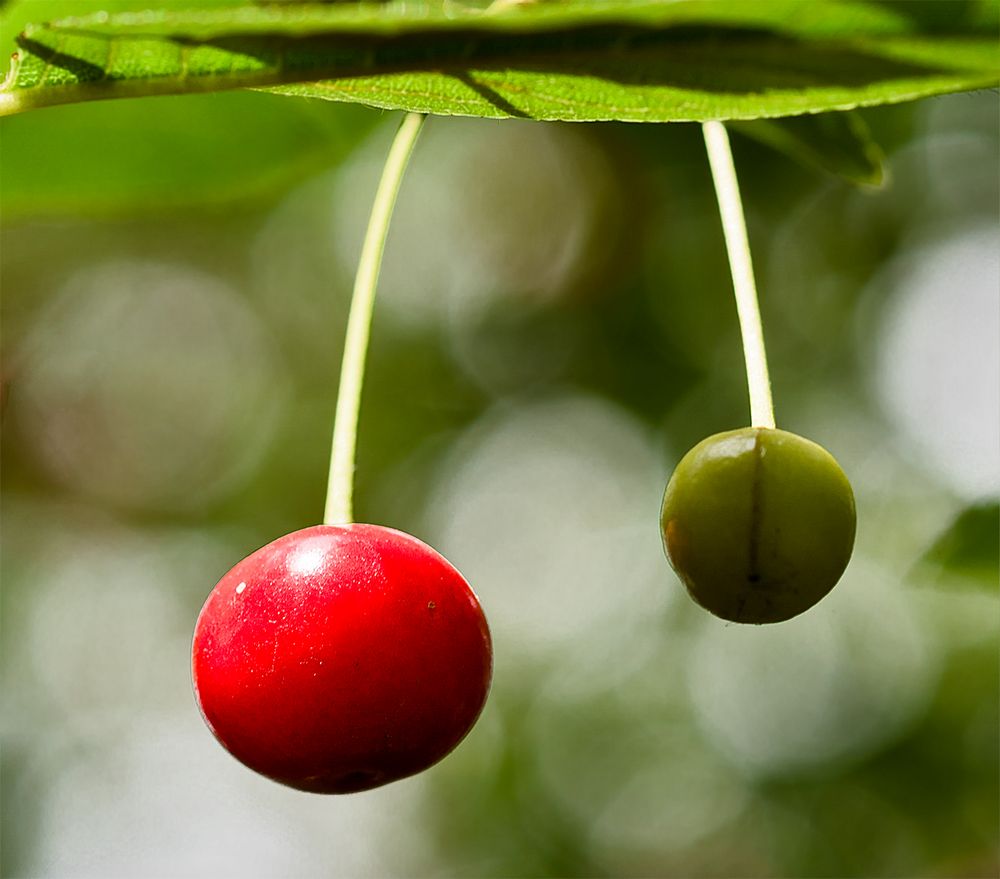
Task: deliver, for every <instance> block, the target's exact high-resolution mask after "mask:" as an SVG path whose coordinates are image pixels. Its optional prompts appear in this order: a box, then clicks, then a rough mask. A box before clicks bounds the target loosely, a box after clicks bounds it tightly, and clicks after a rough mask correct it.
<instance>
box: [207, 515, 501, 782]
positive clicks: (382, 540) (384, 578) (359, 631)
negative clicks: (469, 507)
mask: <svg viewBox="0 0 1000 879" xmlns="http://www.w3.org/2000/svg"><path fill="white" fill-rule="evenodd" d="M492 667H493V659H492V646H491V641H490V633H489V628H488V627H487V624H486V618H485V616H484V615H483V611H482V608H481V607H480V605H479V601H478V600H477V598H476V596H475V594H474V593H473V592H472V589H471V588H470V587H469V585H468V583H466V581H465V579H464V578H463V577H462V575H461V574H459V572H458V571H457V570H456V569H455V568H454V567H453V566H452V565H451V564H450V563H449V562H448V561H447V560H446V559H445V558H444V557H443V556H441V555H439V554H438V553H437V552H435V551H434V550H433V549H431V548H430V547H429V546H427V545H426V544H424V543H422V542H421V541H419V540H417V538H415V537H412V536H410V535H408V534H404V533H403V532H401V531H395V530H393V529H391V528H383V527H381V526H378V525H357V524H352V525H343V526H330V525H317V526H314V527H312V528H306V529H303V530H301V531H295V532H293V533H292V534H288V535H286V536H284V537H281V538H279V539H278V540H275V541H274V542H273V543H269V544H268V545H267V546H265V547H263V548H261V549H259V550H257V551H256V552H255V553H253V554H252V555H250V556H248V557H247V558H245V559H244V560H243V561H241V562H240V563H239V564H238V565H236V566H235V567H234V568H233V569H232V570H231V571H230V572H229V573H228V574H226V575H225V576H224V577H223V578H222V579H221V580H220V581H219V583H218V584H217V585H216V587H215V588H214V589H213V590H212V592H211V594H210V595H209V596H208V599H207V601H206V602H205V605H204V607H203V608H202V610H201V614H200V615H199V617H198V622H197V624H196V626H195V632H194V643H193V646H192V675H193V680H194V689H195V696H196V698H197V700H198V705H199V707H200V709H201V712H202V715H203V716H204V718H205V722H206V723H207V724H208V726H209V728H210V729H211V730H212V732H213V733H214V734H215V736H216V738H217V739H218V740H219V742H221V744H222V745H223V746H224V747H226V748H227V749H228V750H229V751H230V753H232V755H233V756H234V757H236V758H237V759H238V760H240V761H241V762H243V763H244V764H246V765H247V766H249V767H250V768H251V769H254V770H256V771H257V772H259V773H261V774H263V775H266V776H268V777H269V778H271V779H273V780H275V781H278V782H281V783H282V784H286V785H289V786H290V787H294V788H298V789H299V790H304V791H310V792H313V793H331V794H341V793H353V792H355V791H361V790H367V789H369V788H373V787H378V786H380V785H383V784H388V783H389V782H391V781H395V780H397V779H400V778H405V777H406V776H409V775H413V774H414V773H416V772H420V771H421V770H423V769H426V768H427V767H429V766H431V765H432V764H434V763H436V762H437V761H438V760H440V759H441V758H442V757H444V756H445V755H446V754H448V752H450V751H451V750H452V749H453V748H454V747H455V746H456V745H457V744H458V743H459V742H460V741H461V740H462V738H464V736H465V735H466V733H467V732H468V731H469V730H470V729H471V727H472V725H473V724H474V723H475V721H476V718H477V717H478V716H479V713H480V711H481V710H482V708H483V704H484V703H485V701H486V695H487V692H488V691H489V686H490V679H491V676H492Z"/></svg>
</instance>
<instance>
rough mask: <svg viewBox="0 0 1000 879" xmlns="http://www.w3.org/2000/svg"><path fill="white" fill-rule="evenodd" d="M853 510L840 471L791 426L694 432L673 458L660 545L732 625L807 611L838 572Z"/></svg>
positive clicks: (848, 545)
mask: <svg viewBox="0 0 1000 879" xmlns="http://www.w3.org/2000/svg"><path fill="white" fill-rule="evenodd" d="M856 525H857V517H856V513H855V507H854V493H853V491H852V490H851V484H850V482H848V480H847V477H846V476H845V475H844V471H843V470H841V469H840V465H839V464H838V463H837V462H836V460H834V458H833V456H832V455H830V453H829V452H827V451H826V450H825V449H824V448H822V446H818V445H817V444H816V443H814V442H811V441H810V440H807V439H804V438H803V437H800V436H797V435H796V434H794V433H788V432H786V431H783V430H775V429H769V428H759V427H748V428H743V429H741V430H733V431H728V432H726V433H718V434H715V435H714V436H710V437H708V439H705V440H702V442H700V443H698V445H696V446H695V447H694V448H693V449H691V451H689V452H688V453H687V454H686V455H685V456H684V457H683V458H682V459H681V462H680V463H679V464H678V465H677V469H676V470H675V471H674V474H673V476H672V477H671V478H670V482H669V483H668V485H667V490H666V493H665V494H664V496H663V507H662V509H661V512H660V526H661V530H662V534H663V545H664V549H665V550H666V553H667V558H668V559H669V560H670V564H671V565H672V566H673V568H674V570H675V571H676V572H677V574H678V576H679V577H680V578H681V580H682V581H683V582H684V585H685V586H686V587H687V589H688V592H689V593H690V594H691V597H692V598H693V599H694V600H695V601H696V602H697V603H698V604H700V605H701V606H702V607H704V608H705V609H706V610H708V611H711V612H712V613H713V614H715V615H716V616H719V617H722V619H725V620H731V621H733V622H737V623H776V622H781V621H782V620H787V619H790V618H792V617H794V616H797V615H798V614H800V613H802V612H803V611H805V610H808V609H809V608H810V607H812V606H813V605H814V604H816V603H817V602H818V601H819V600H820V599H821V598H823V596H825V595H826V594H827V593H828V592H829V591H830V590H831V589H832V588H833V587H834V585H835V584H836V583H837V581H838V580H839V579H840V576H841V574H843V573H844V569H845V568H846V567H847V563H848V561H849V560H850V558H851V550H852V548H853V546H854V534H855V530H856Z"/></svg>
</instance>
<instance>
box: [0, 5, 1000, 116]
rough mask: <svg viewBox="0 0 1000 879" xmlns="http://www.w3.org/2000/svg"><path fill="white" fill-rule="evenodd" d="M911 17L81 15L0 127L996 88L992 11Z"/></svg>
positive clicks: (658, 110)
mask: <svg viewBox="0 0 1000 879" xmlns="http://www.w3.org/2000/svg"><path fill="white" fill-rule="evenodd" d="M151 2H155V0H151ZM897 7H898V8H897ZM90 8H93V6H91V7H90ZM906 10H907V4H880V3H874V2H839V0H810V2H801V0H548V2H544V0H540V2H534V3H512V2H501V3H494V4H493V5H492V6H489V7H486V8H483V7H475V6H466V5H462V4H458V3H455V2H447V0H437V2H429V0H428V2H423V3H420V2H413V0H408V2H401V0H394V2H388V3H324V4H319V3H309V4H302V3H297V2H287V0H286V2H274V0H271V2H253V3H242V4H240V5H234V6H232V7H222V8H216V9H203V10H201V11H188V12H185V11H180V10H161V11H150V12H139V13H136V12H132V13H119V14H92V15H88V16H84V17H79V18H70V19H62V20H59V21H56V22H53V23H50V24H44V25H34V26H31V27H29V28H27V29H26V30H25V31H24V32H23V33H22V34H21V35H20V36H19V37H18V40H17V44H18V47H19V48H18V53H17V54H18V60H17V63H16V64H15V67H14V69H12V72H11V75H10V76H9V77H8V80H7V81H6V82H5V84H4V86H3V88H2V89H0V115H4V114H11V113H17V112H21V111H24V110H28V109H33V108H37V107H45V106H50V105H55V104H61V103H70V102H77V101H86V100H94V99H104V98H117V97H138V96H146V95H163V94H184V93H191V92H204V91H217V90H221V89H232V88H258V89H269V90H273V91H277V92H280V93H282V94H290V95H301V96H306V97H312V98H324V99H328V100H334V101H351V102H357V103H362V104H366V105H369V106H374V107H383V108H387V109H405V110H417V111H422V112H428V113H436V114H443V115H468V116H485V117H493V118H504V117H523V118H531V119H545V120H566V121H595V120H622V121H634V122H670V121H703V120H706V119H743V120H749V119H761V118H772V117H780V116H797V115H803V114H812V113H821V112H825V111H829V110H842V109H849V108H853V107H862V106H872V105H878V104H886V103H895V102H900V101H907V100H912V99H915V98H920V97H925V96H928V95H934V94H941V93H945V92H953V91H965V90H969V89H975V88H983V87H990V86H993V85H995V84H996V83H997V82H998V80H1000V47H998V45H997V40H996V37H995V34H994V33H993V32H992V31H991V30H990V18H991V16H990V15H985V16H983V15H980V16H976V17H970V18H969V20H968V21H964V20H962V19H961V18H960V17H959V19H958V20H956V21H955V22H952V25H951V26H950V27H949V30H948V32H947V33H946V34H941V33H939V32H936V31H935V30H934V29H932V28H929V27H927V26H926V25H925V24H922V23H921V22H920V21H919V19H918V18H915V17H912V16H909V15H907V14H905V13H906ZM984 22H985V23H984Z"/></svg>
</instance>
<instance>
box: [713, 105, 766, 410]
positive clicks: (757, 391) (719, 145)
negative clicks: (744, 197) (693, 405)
mask: <svg viewBox="0 0 1000 879" xmlns="http://www.w3.org/2000/svg"><path fill="white" fill-rule="evenodd" d="M702 131H703V132H704V134H705V147H706V149H707V150H708V163H709V164H710V165H711V166H712V180H713V181H714V183H715V195H716V198H717V199H718V201H719V214H720V215H721V217H722V231H723V233H724V235H725V238H726V250H727V251H728V252H729V270H730V271H731V272H732V275H733V292H734V293H735V294H736V312H737V314H738V315H739V319H740V334H741V335H742V337H743V358H744V360H745V361H746V369H747V388H748V390H749V392H750V426H751V427H770V428H773V427H774V401H773V400H772V399H771V379H770V378H769V376H768V372H767V353H766V351H765V350H764V328H763V326H762V325H761V320H760V306H759V304H758V302H757V286H756V284H755V283H754V278H753V262H752V261H751V259H750V242H749V241H748V240H747V225H746V220H745V219H744V216H743V202H742V201H741V200H740V187H739V183H737V181H736V167H735V166H734V165H733V153H732V150H731V149H730V148H729V135H728V134H727V133H726V128H725V126H724V125H723V124H722V123H721V122H705V123H703V124H702Z"/></svg>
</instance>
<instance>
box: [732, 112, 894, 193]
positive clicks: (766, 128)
mask: <svg viewBox="0 0 1000 879" xmlns="http://www.w3.org/2000/svg"><path fill="white" fill-rule="evenodd" d="M730 127H731V128H732V129H733V130H734V131H739V132H741V133H742V134H745V135H747V136H748V137H752V138H753V139H754V140H757V141H760V142H761V143H764V144H767V145H768V146H771V147H774V148H775V149H776V150H779V151H780V152H782V153H784V154H785V155H787V156H790V157H791V158H793V159H795V160H797V161H799V162H801V163H802V164H804V165H808V166H811V167H813V168H819V169H820V170H822V171H827V172H829V173H831V174H836V175H838V176H840V177H843V178H845V179H846V180H849V181H851V182H852V183H857V184H861V185H864V186H881V185H882V183H883V181H884V177H885V174H884V171H883V165H882V163H883V160H884V159H885V156H884V155H883V153H882V150H881V148H880V147H879V146H878V144H876V143H875V141H874V140H873V139H872V136H871V132H870V131H869V130H868V126H867V125H866V124H865V121H864V119H862V118H861V116H860V115H859V114H858V113H856V112H853V111H852V112H848V113H823V114H821V115H815V116H795V117H792V118H789V119H754V120H751V121H748V122H732V123H730Z"/></svg>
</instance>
